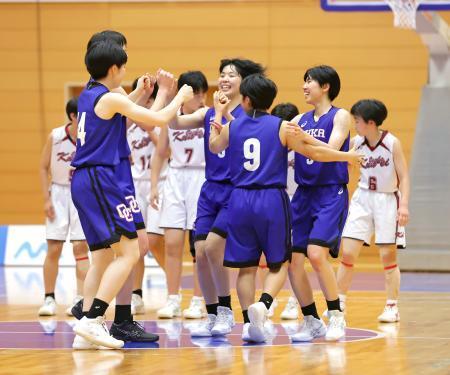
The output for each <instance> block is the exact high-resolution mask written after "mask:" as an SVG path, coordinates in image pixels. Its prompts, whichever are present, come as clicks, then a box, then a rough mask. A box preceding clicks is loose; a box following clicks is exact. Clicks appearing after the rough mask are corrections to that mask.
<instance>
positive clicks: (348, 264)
mask: <svg viewBox="0 0 450 375" xmlns="http://www.w3.org/2000/svg"><path fill="white" fill-rule="evenodd" d="M341 263H342V265H343V266H345V267H349V268H352V267H353V264H350V263H345V262H344V261H343V260H341Z"/></svg>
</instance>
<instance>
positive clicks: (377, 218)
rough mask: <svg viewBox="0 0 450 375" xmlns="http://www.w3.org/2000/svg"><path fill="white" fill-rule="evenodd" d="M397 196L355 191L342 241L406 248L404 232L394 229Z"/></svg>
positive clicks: (394, 194) (362, 190)
mask: <svg viewBox="0 0 450 375" xmlns="http://www.w3.org/2000/svg"><path fill="white" fill-rule="evenodd" d="M398 197H399V195H398V193H380V192H376V191H371V190H365V189H360V188H358V189H356V191H355V192H354V194H353V197H352V200H351V202H350V209H349V212H348V217H347V221H346V223H345V227H344V231H343V233H342V237H343V238H353V239H356V240H361V241H364V242H365V243H367V244H370V240H371V238H372V235H373V234H374V233H375V244H376V245H378V246H380V245H395V244H396V245H397V246H398V247H405V245H406V244H405V232H404V228H402V227H398V225H397V210H398V202H399V198H398Z"/></svg>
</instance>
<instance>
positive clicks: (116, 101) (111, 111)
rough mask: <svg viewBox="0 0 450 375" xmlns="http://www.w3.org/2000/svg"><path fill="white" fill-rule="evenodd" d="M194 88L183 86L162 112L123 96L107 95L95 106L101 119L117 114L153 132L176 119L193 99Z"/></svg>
mask: <svg viewBox="0 0 450 375" xmlns="http://www.w3.org/2000/svg"><path fill="white" fill-rule="evenodd" d="M192 97H193V92H192V87H190V86H187V85H185V86H183V87H182V88H181V89H180V91H178V94H177V95H176V96H175V98H174V99H173V100H172V101H171V102H170V104H169V105H167V106H166V107H165V108H163V109H162V110H160V111H158V112H155V111H152V110H149V109H147V108H144V107H141V106H138V105H136V104H135V103H133V102H132V101H131V100H129V99H128V98H126V97H124V96H123V95H120V94H116V93H107V94H105V95H103V96H102V97H101V99H100V100H99V101H98V103H97V105H96V106H95V109H94V110H95V113H96V114H97V116H99V117H100V118H101V119H104V120H109V119H111V118H112V117H113V116H114V115H115V114H116V113H120V114H121V115H123V116H126V117H129V118H130V119H132V120H133V121H134V122H136V123H139V124H140V125H141V127H142V128H143V129H145V130H147V129H149V130H151V129H152V128H153V126H158V127H163V126H166V125H167V123H168V122H169V121H170V120H171V119H172V118H173V117H175V115H176V113H177V111H178V109H179V108H180V107H181V105H182V104H183V103H184V102H186V101H188V100H190V99H192Z"/></svg>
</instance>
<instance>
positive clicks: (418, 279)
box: [182, 269, 450, 293]
mask: <svg viewBox="0 0 450 375" xmlns="http://www.w3.org/2000/svg"><path fill="white" fill-rule="evenodd" d="M308 276H309V281H310V282H311V286H312V288H313V289H315V290H320V286H319V283H318V281H317V278H316V276H315V275H314V274H313V273H309V274H308ZM234 278H235V276H234ZM231 285H236V280H235V279H234V280H232V284H231ZM193 287H194V279H193V277H192V275H189V276H184V277H183V280H182V288H183V289H184V288H186V289H192V288H193ZM284 289H290V286H289V284H288V283H287V282H286V284H285V285H284ZM350 290H357V291H365V290H367V291H384V274H383V272H358V269H356V270H355V273H354V275H353V281H352V286H351V288H350ZM400 290H401V291H403V292H447V293H448V292H450V273H420V272H402V282H401V286H400Z"/></svg>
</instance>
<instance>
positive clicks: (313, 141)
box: [289, 113, 331, 147]
mask: <svg viewBox="0 0 450 375" xmlns="http://www.w3.org/2000/svg"><path fill="white" fill-rule="evenodd" d="M302 116H303V113H301V114H299V115H297V116H295V117H294V118H293V119H292V120H291V121H289V124H290V125H292V127H290V128H291V130H292V132H293V135H294V134H295V135H296V136H297V137H301V138H302V140H303V142H305V143H307V144H309V145H311V146H322V147H331V146H330V145H329V144H328V143H325V142H322V141H320V140H318V139H316V138H314V137H313V136H312V135H310V134H308V133H306V132H305V131H304V130H303V129H302V128H301V127H300V125H298V124H299V123H300V120H301V118H302ZM294 125H296V126H295V127H294Z"/></svg>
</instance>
